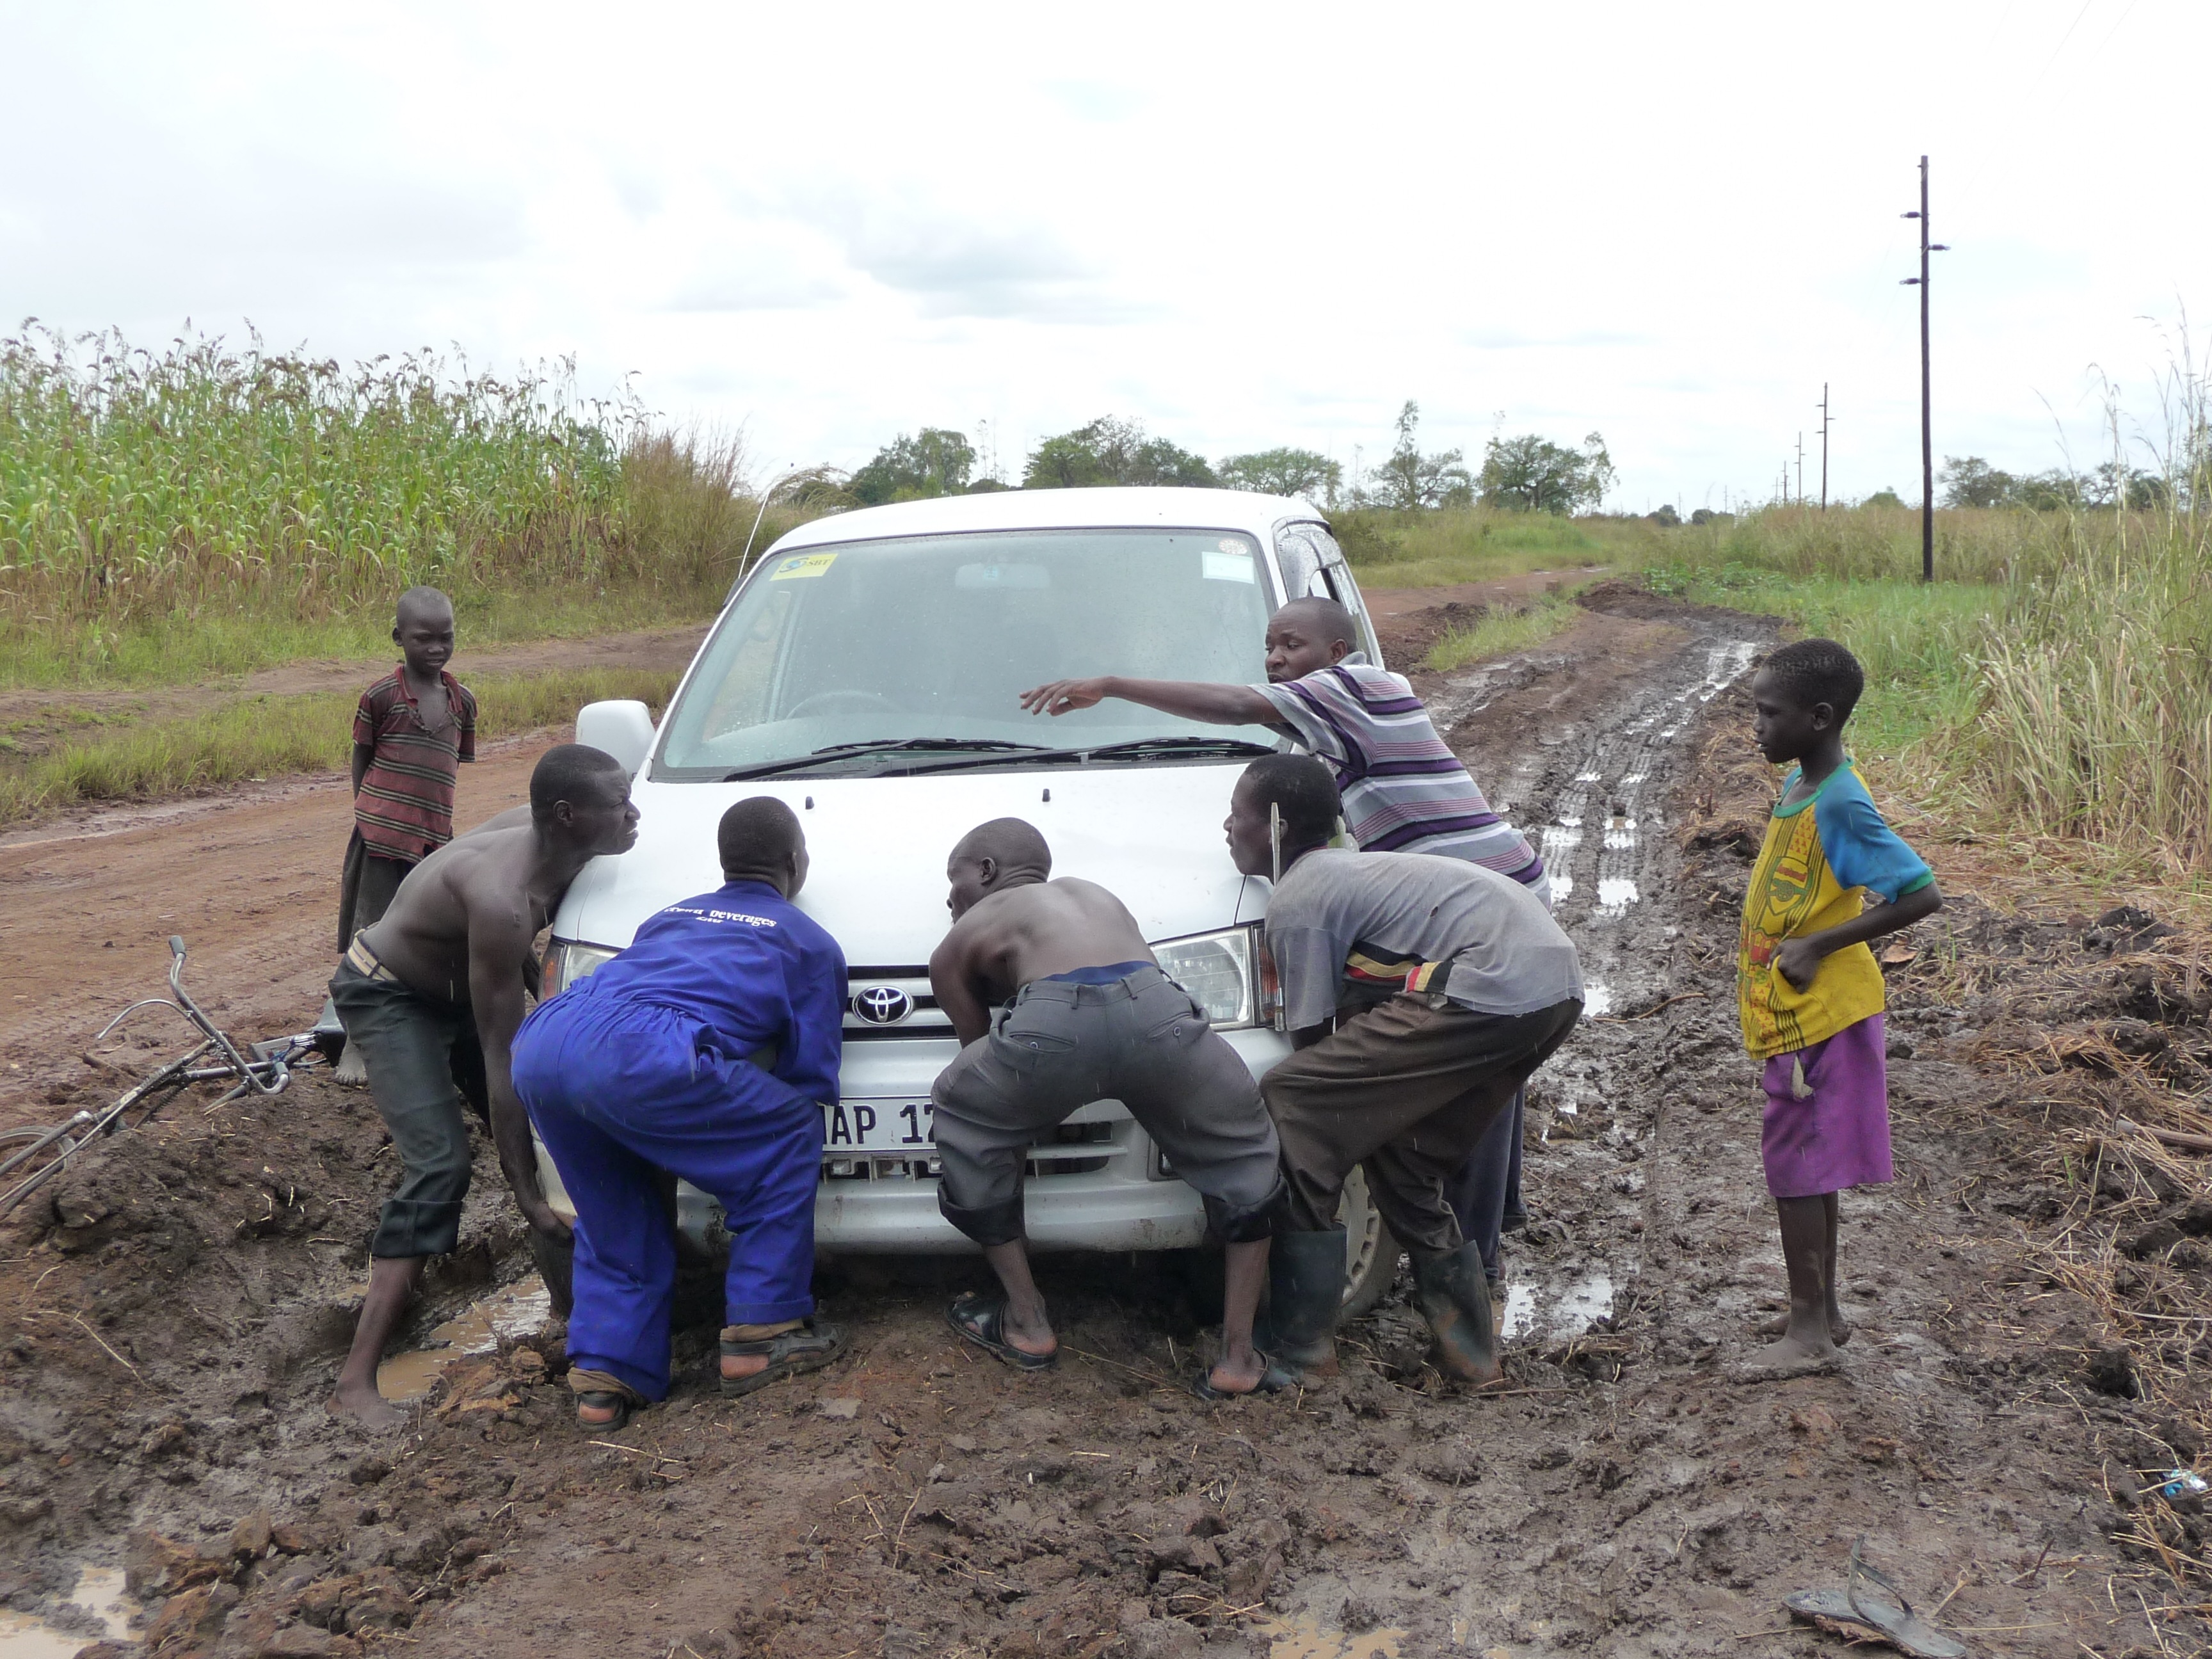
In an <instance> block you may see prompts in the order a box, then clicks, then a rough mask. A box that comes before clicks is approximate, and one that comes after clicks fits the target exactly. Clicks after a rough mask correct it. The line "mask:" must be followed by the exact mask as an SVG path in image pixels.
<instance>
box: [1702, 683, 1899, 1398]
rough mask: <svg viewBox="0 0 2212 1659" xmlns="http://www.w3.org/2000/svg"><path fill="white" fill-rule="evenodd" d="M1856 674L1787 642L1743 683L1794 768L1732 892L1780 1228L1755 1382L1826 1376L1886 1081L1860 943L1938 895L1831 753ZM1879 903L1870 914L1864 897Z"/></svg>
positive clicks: (1838, 752)
mask: <svg viewBox="0 0 2212 1659" xmlns="http://www.w3.org/2000/svg"><path fill="white" fill-rule="evenodd" d="M1865 684H1866V677H1865V675H1864V674H1863V672H1862V671H1861V670H1860V667H1859V665H1858V660H1857V658H1855V657H1853V656H1852V655H1851V653H1850V652H1849V651H1846V650H1845V649H1844V647H1842V646H1840V645H1838V644H1837V643H1836V642H1835V641H1833V640H1799V641H1795V642H1794V643H1792V644H1790V645H1785V646H1783V647H1781V648H1780V649H1778V650H1777V651H1775V652H1774V653H1772V654H1771V655H1770V656H1769V657H1768V658H1767V659H1766V660H1765V663H1764V664H1763V665H1761V667H1760V668H1759V672H1758V673H1757V674H1756V675H1755V676H1753V679H1752V682H1751V699H1752V703H1753V708H1754V709H1755V711H1756V714H1755V720H1754V724H1753V736H1754V738H1756V739H1757V741H1758V744H1759V750H1760V751H1761V752H1762V753H1764V754H1765V757H1766V758H1767V759H1768V760H1770V761H1771V762H1773V763H1775V764H1776V765H1778V766H1785V765H1789V764H1790V763H1793V762H1794V763H1796V770H1795V771H1793V772H1791V773H1790V774H1789V775H1787V776H1786V777H1784V780H1783V789H1782V796H1781V799H1779V800H1778V801H1777V802H1776V803H1775V805H1774V809H1773V814H1772V816H1771V817H1770V818H1769V819H1768V820H1767V826H1766V841H1765V845H1764V846H1762V847H1761V848H1759V862H1758V863H1757V864H1756V865H1755V866H1753V869H1752V872H1751V885H1750V887H1749V888H1748V889H1747V891H1746V892H1745V894H1744V903H1743V933H1742V939H1741V945H1740V947H1739V951H1738V954H1737V959H1736V985H1737V995H1738V1000H1739V1002H1740V1004H1741V1013H1742V1017H1743V1040H1744V1045H1745V1047H1746V1048H1748V1049H1749V1050H1750V1051H1751V1057H1752V1058H1753V1060H1759V1061H1762V1062H1764V1063H1765V1077H1764V1079H1763V1082H1764V1085H1765V1092H1766V1115H1765V1124H1764V1126H1763V1129H1762V1133H1761V1135H1760V1146H1759V1150H1760V1154H1761V1157H1762V1158H1763V1160H1764V1162H1765V1165H1766V1188H1767V1191H1768V1193H1769V1194H1771V1196H1772V1197H1773V1199H1774V1207H1775V1211H1776V1212H1777V1214H1778V1217H1779V1218H1780V1221H1781V1225H1782V1255H1783V1260H1784V1263H1785V1264H1786V1266H1787V1267H1788V1268H1789V1273H1790V1311H1789V1313H1788V1314H1787V1315H1786V1316H1784V1317H1783V1318H1781V1319H1779V1320H1778V1321H1775V1322H1772V1323H1771V1324H1770V1325H1769V1326H1767V1327H1765V1328H1763V1330H1762V1334H1768V1335H1772V1336H1774V1337H1775V1338H1776V1340H1774V1341H1773V1342H1772V1343H1771V1344H1769V1345H1768V1346H1765V1347H1764V1348H1762V1349H1760V1350H1759V1352H1757V1353H1756V1354H1754V1355H1753V1356H1752V1357H1751V1358H1750V1360H1749V1362H1748V1365H1747V1370H1749V1371H1750V1372H1751V1373H1752V1374H1753V1375H1755V1376H1776V1377H1780V1376H1802V1375H1804V1374H1805V1373H1807V1372H1809V1371H1814V1370H1825V1369H1826V1368H1827V1367H1829V1366H1832V1365H1833V1364H1835V1363H1836V1361H1837V1359H1838V1352H1837V1348H1838V1344H1840V1343H1843V1342H1844V1341H1847V1340H1849V1339H1850V1326H1849V1325H1848V1324H1846V1323H1845V1322H1844V1316H1843V1311H1842V1310H1841V1309H1840V1308H1839V1307H1838V1305H1837V1302H1836V1218H1837V1209H1836V1198H1837V1194H1838V1193H1839V1192H1840V1191H1841V1190H1842V1189H1843V1188H1845V1187H1859V1186H1868V1185H1872V1184H1875V1183H1878V1182H1887V1181H1888V1180H1889V1179H1890V1177H1891V1174H1892V1169H1891V1163H1890V1146H1889V1082H1888V1076H1887V1067H1886V1058H1885V1051H1884V1048H1883V1038H1882V1011H1883V1007H1884V1005H1885V996H1884V989H1883V985H1882V978H1881V967H1880V965H1879V964H1877V963H1875V959H1874V952H1873V951H1870V950H1869V949H1868V948H1867V946H1868V944H1869V941H1870V940H1873V939H1880V938H1881V937H1882V936H1883V935H1884V934H1886V933H1895V932H1897V931H1898V930H1899V928H1902V927H1911V925H1912V924H1913V923H1914V922H1916V921H1919V920H1921V918H1923V916H1928V915H1934V914H1935V912H1936V910H1937V909H1938V908H1941V907H1942V902H1943V899H1942V894H1941V893H1939V892H1938V891H1937V890H1936V877H1935V874H1934V872H1931V871H1930V870H1929V867H1928V866H1927V865H1926V863H1925V862H1923V860H1922V859H1921V857H1920V855H1919V854H1917V853H1915V852H1914V851H1913V850H1912V849H1911V848H1910V847H1908V846H1906V845H1905V842H1904V841H1903V840H1902V839H1900V838H1899V836H1898V835H1897V832H1896V831H1895V830H1893V829H1891V828H1890V827H1889V825H1888V824H1887V823H1884V822H1883V821H1882V817H1881V813H1880V812H1879V811H1876V810H1875V804H1874V800H1873V799H1872V797H1870V796H1869V794H1868V793H1867V790H1866V785H1865V784H1864V783H1863V782H1862V781H1860V779H1859V775H1858V771H1857V768H1855V767H1854V766H1853V765H1852V764H1851V762H1850V757H1847V756H1846V755H1845V754H1844V721H1845V720H1849V719H1850V714H1851V709H1852V708H1853V707H1854V706H1855V705H1856V704H1857V702H1858V699H1859V694H1860V692H1861V691H1862V690H1863V689H1864V687H1865ZM1869 893H1872V894H1874V895H1875V896H1876V897H1877V898H1879V899H1880V900H1881V903H1879V904H1876V905H1875V906H1873V907H1871V908H1868V907H1867V906H1866V903H1865V896H1866V895H1867V894H1869Z"/></svg>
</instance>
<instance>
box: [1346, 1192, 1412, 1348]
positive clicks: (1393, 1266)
mask: <svg viewBox="0 0 2212 1659" xmlns="http://www.w3.org/2000/svg"><path fill="white" fill-rule="evenodd" d="M1336 1213H1337V1218H1338V1219H1339V1220H1340V1221H1342V1222H1343V1223H1344V1235H1345V1237H1344V1255H1345V1283H1344V1317H1345V1318H1346V1319H1357V1318H1358V1317H1359V1316H1360V1315H1362V1314H1364V1313H1371V1312H1373V1311H1374V1309H1375V1304H1376V1303H1378V1302H1380V1301H1381V1300H1382V1299H1383V1291H1387V1290H1389V1288H1390V1281H1391V1280H1392V1279H1395V1278H1396V1277H1397V1276H1398V1254H1399V1252H1398V1241H1397V1240H1396V1239H1395V1238H1393V1237H1390V1230H1389V1228H1388V1227H1386V1226H1384V1225H1383V1216H1382V1212H1380V1211H1378V1210H1376V1207H1375V1206H1374V1205H1373V1204H1372V1203H1370V1202H1369V1200H1368V1197H1367V1172H1366V1171H1365V1170H1353V1171H1352V1179H1351V1180H1349V1181H1347V1182H1345V1183H1344V1200H1343V1202H1342V1203H1341V1204H1340V1205H1339V1206H1338V1207H1337V1212H1336Z"/></svg>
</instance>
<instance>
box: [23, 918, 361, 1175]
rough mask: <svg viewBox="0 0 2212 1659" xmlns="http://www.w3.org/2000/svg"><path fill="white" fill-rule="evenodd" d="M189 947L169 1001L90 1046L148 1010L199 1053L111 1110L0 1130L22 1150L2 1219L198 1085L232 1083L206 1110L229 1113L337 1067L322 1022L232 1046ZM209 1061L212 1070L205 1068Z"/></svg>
mask: <svg viewBox="0 0 2212 1659" xmlns="http://www.w3.org/2000/svg"><path fill="white" fill-rule="evenodd" d="M169 992H170V994H169V995H167V996H166V997H145V998H142V999H141V1000H138V1001H137V1002H134V1003H132V1004H131V1006H129V1007H127V1008H125V1009H124V1010H123V1012H120V1013H118V1014H117V1015H116V1016H115V1018H113V1019H111V1020H109V1021H108V1022H107V1024H106V1025H104V1026H102V1027H101V1028H100V1032H99V1035H98V1036H94V1038H93V1040H92V1042H93V1046H94V1047H97V1046H98V1045H99V1044H100V1043H101V1042H106V1040H107V1038H108V1036H110V1034H112V1032H113V1031H114V1030H116V1028H117V1027H118V1026H119V1025H121V1024H123V1023H124V1021H125V1020H127V1019H129V1018H131V1016H132V1015H133V1014H135V1013H137V1012H139V1010H141V1009H143V1008H167V1009H170V1010H173V1012H176V1013H177V1014H178V1015H179V1016H180V1017H181V1018H184V1019H185V1021H186V1022H187V1023H188V1024H191V1026H192V1027H193V1028H194V1029H195V1030H197V1031H198V1032H199V1034H200V1040H199V1042H198V1043H197V1045H195V1046H194V1047H193V1048H191V1049H189V1050H187V1051H186V1052H185V1054H180V1055H179V1056H178V1057H177V1058H176V1059H175V1060H171V1061H170V1062H169V1063H168V1064H167V1065H166V1066H161V1067H160V1068H159V1069H158V1070H156V1071H155V1072H154V1073H151V1074H150V1075H149V1076H148V1077H146V1078H144V1079H142V1080H141V1081H139V1082H137V1083H135V1084H133V1085H131V1087H130V1088H129V1089H127V1090H125V1091H124V1092H123V1094H122V1095H121V1096H120V1097H118V1098H117V1099H116V1100H115V1101H114V1102H113V1103H112V1104H110V1105H108V1106H106V1107H105V1108H103V1109H100V1110H98V1111H93V1110H89V1109H81V1110H79V1111H76V1112H75V1113H72V1114H71V1115H70V1116H69V1117H68V1118H67V1119H66V1120H64V1121H62V1122H60V1123H57V1124H54V1125H52V1127H40V1126H39V1125H36V1124H32V1125H28V1126H26V1127H22V1128H18V1129H6V1130H0V1150H4V1149H5V1148H7V1147H9V1146H15V1147H16V1148H17V1150H15V1152H10V1153H9V1154H8V1155H7V1156H6V1157H5V1158H0V1182H7V1181H9V1179H10V1178H13V1179H14V1180H15V1185H14V1186H12V1187H8V1188H6V1189H5V1190H4V1191H0V1216H5V1215H7V1214H9V1212H11V1211H13V1210H14V1209H15V1206H17V1205H19V1204H21V1202H22V1201H23V1200H25V1199H27V1198H28V1197H29V1196H30V1195H31V1194H33V1192H35V1191H36V1190H37V1189H38V1188H40V1187H41V1186H43V1185H45V1184H46V1182H48V1181H50V1180H52V1178H53V1177H54V1176H57V1175H58V1174H59V1173H60V1172H61V1171H62V1170H64V1169H65V1168H67V1167H68V1165H69V1162H70V1159H71V1158H75V1157H76V1155H77V1153H79V1152H82V1151H83V1150H84V1148H85V1147H86V1146H89V1145H90V1144H91V1143H92V1142H93V1141H94V1140H95V1139H101V1138H103V1137H106V1136H108V1135H112V1134H115V1133H119V1132H120V1131H122V1130H124V1129H126V1128H128V1129H143V1127H146V1125H147V1124H149V1123H150V1122H152V1121H154V1119H155V1117H156V1116H157V1115H159V1114H160V1113H161V1109H162V1108H163V1107H165V1106H167V1104H168V1103H170V1102H171V1101H172V1100H173V1099H174V1098H175V1097H176V1096H177V1095H178V1094H179V1093H180V1092H181V1091H184V1090H185V1089H187V1088H190V1087H191V1085H194V1084H198V1083H215V1082H220V1081H221V1080H222V1079H225V1078H230V1079H234V1083H233V1084H232V1086H231V1088H230V1089H229V1091H228V1092H226V1093H225V1094H224V1095H223V1096H222V1098H221V1099H219V1100H217V1101H216V1103H215V1105H214V1106H210V1107H209V1108H208V1110H210V1111H213V1110H214V1109H216V1106H222V1105H227V1104H228V1103H230V1102H231V1101H234V1100H236V1099H237V1098H239V1097H240V1096H241V1095H245V1094H247V1093H252V1094H257V1095H261V1096H264V1097H265V1096H270V1095H276V1094H282V1093H283V1091H284V1089H285V1087H286V1086H287V1085H289V1083H290V1082H291V1080H292V1073H293V1072H294V1071H295V1069H298V1068H301V1067H303V1066H307V1065H309V1064H311V1063H313V1061H315V1060H321V1061H322V1062H323V1063H324V1064H325V1065H332V1064H335V1063H336V1060H337V1053H338V1050H339V1049H340V1048H343V1046H344V1042H345V1032H344V1030H343V1028H342V1027H340V1026H337V1024H334V1023H331V1022H329V1021H327V1020H326V1021H325V1023H324V1024H318V1025H317V1026H316V1027H315V1029H314V1030H310V1031H301V1032H298V1033H296V1034H295V1035H293V1036H282V1037H271V1038H270V1039H269V1040H268V1041H266V1042H255V1043H249V1044H248V1045H247V1046H246V1048H243V1049H241V1048H240V1047H239V1046H238V1045H237V1044H236V1043H235V1042H233V1041H232V1040H231V1039H230V1037H229V1036H228V1034H227V1033H226V1032H224V1031H223V1030H222V1027H220V1026H218V1025H217V1024H216V1023H215V1022H214V1021H213V1020H212V1019H210V1018H208V1016H207V1013H206V1012H205V1011H204V1009H202V1008H201V1006H199V1004H198V1003H197V1002H195V1001H193V1000H192V997H191V993H190V992H188V991H186V990H185V941H184V939H183V936H182V935H180V934H176V933H172V934H171V935H170V936H169ZM210 1054H212V1055H214V1056H215V1057H216V1058H215V1060H213V1061H212V1062H211V1063H207V1064H202V1063H201V1062H203V1061H205V1060H208V1057H209V1056H210ZM141 1107H143V1108H144V1110H143V1113H142V1114H141V1115H139V1116H138V1118H137V1121H135V1122H133V1121H127V1120H128V1118H129V1115H130V1114H131V1113H132V1112H133V1111H135V1110H137V1109H139V1108H141Z"/></svg>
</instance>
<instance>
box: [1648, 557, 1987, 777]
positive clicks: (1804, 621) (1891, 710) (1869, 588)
mask: <svg viewBox="0 0 2212 1659" xmlns="http://www.w3.org/2000/svg"><path fill="white" fill-rule="evenodd" d="M1644 580H1646V582H1647V583H1648V584H1649V585H1650V587H1651V588H1652V589H1653V591H1655V592H1660V593H1666V594H1669V595H1672V596H1674V597H1675V598H1678V599H1688V600H1691V601H1692V602H1693V603H1696V604H1699V605H1728V606H1729V607H1731V608H1733V609H1735V610H1738V611H1753V612H1755V613H1758V614H1760V615H1764V616H1776V617H1782V618H1784V620H1785V621H1787V622H1788V623H1790V624H1791V625H1792V627H1793V629H1794V631H1795V632H1796V634H1797V635H1799V636H1800V637H1807V636H1811V635H1820V636H1824V637H1826V638H1828V639H1832V640H1840V641H1842V642H1843V643H1844V645H1846V646H1848V647H1850V651H1851V653H1852V654H1853V655H1854V656H1856V657H1857V658H1858V659H1859V662H1860V664H1861V665H1862V666H1863V667H1864V668H1865V670H1866V675H1867V691H1866V695H1865V696H1864V698H1863V700H1862V701H1861V702H1860V704H1859V708H1858V712H1857V714H1855V715H1853V717H1852V720H1851V741H1852V746H1853V747H1854V748H1855V749H1857V750H1861V751H1863V752H1866V753H1869V754H1875V755H1881V756H1883V757H1896V756H1898V755H1899V754H1901V753H1902V752H1904V751H1905V750H1906V749H1908V748H1910V747H1911V745H1912V744H1917V743H1920V742H1923V741H1924V740H1926V739H1927V738H1930V737H1932V736H1934V735H1935V734H1936V733H1937V732H1943V731H1947V730H1950V729H1953V728H1954V727H1957V726H1960V725H1961V724H1962V723H1965V722H1969V721H1971V720H1972V718H1973V716H1974V714H1975V711H1976V709H1977V708H1978V705H1979V702H1980V699H1981V696H1982V686H1981V679H1980V674H1979V668H1978V657H1977V653H1978V652H1979V650H1980V649H1981V647H1982V642H1983V640H1984V636H1985V633H1986V630H1987V629H1988V627H1989V625H1990V623H1991V622H1993V621H1994V620H1995V619H1996V618H1997V617H2001V616H2002V615H2003V612H2004V608H2005V604H2006V591H2005V590H2004V589H2003V588H2002V587H1997V586H1984V585H1979V584H1966V583H1952V582H1939V583H1937V584H1936V586H1933V587H1925V586H1922V585H1921V584H1920V583H1919V582H1917V581H1910V582H1906V581H1869V580H1863V579H1859V578H1854V577H1849V576H1834V575H1827V574H1806V575H1798V574H1785V573H1784V572H1782V571H1779V570H1775V569H1772V568H1768V567H1765V566H1760V565H1747V564H1721V565H1707V566H1704V567H1690V566H1684V565H1658V566H1655V567H1653V568H1649V569H1647V570H1646V571H1645V573H1644Z"/></svg>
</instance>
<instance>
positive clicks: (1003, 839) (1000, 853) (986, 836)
mask: <svg viewBox="0 0 2212 1659" xmlns="http://www.w3.org/2000/svg"><path fill="white" fill-rule="evenodd" d="M1051 878H1052V848H1049V847H1048V846H1046V845H1045V840H1044V837H1043V836H1042V835H1040V834H1038V833H1037V828H1036V825H1035V824H1033V823H1029V822H1027V821H1026V820H1025V819H1022V818H993V819H992V820H991V821H990V822H989V823H979V824H977V825H976V826H975V828H974V829H970V830H969V832H968V833H967V834H966V835H964V836H961V837H960V844H959V845H958V846H957V847H955V848H953V849H952V856H951V858H949V859H947V860H945V880H946V881H947V882H948V883H950V884H951V889H952V890H951V894H950V895H949V896H947V897H946V899H945V903H946V905H947V906H948V907H949V908H951V912H952V919H953V921H959V920H960V918H961V917H963V916H964V915H967V914H968V912H969V909H970V908H973V907H974V905H975V902H976V901H977V900H979V899H981V898H983V897H985V896H987V895H988V894H991V893H995V892H997V891H998V890H1000V888H1002V887H1025V886H1027V885H1028V884H1030V883H1031V882H1038V881H1049V880H1050V879H1051Z"/></svg>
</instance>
